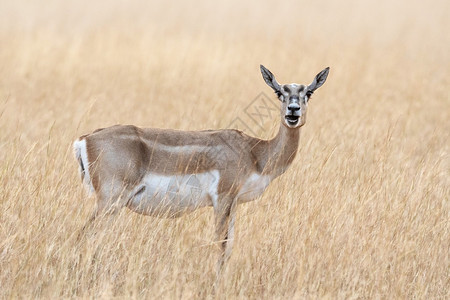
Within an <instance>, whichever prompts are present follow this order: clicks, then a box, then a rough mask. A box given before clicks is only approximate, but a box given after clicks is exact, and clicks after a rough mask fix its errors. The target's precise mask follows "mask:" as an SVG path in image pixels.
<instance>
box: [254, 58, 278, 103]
mask: <svg viewBox="0 0 450 300" xmlns="http://www.w3.org/2000/svg"><path fill="white" fill-rule="evenodd" d="M259 67H260V68H261V74H262V76H263V78H264V81H265V82H266V83H267V85H268V86H270V87H271V88H272V89H273V90H274V91H275V94H277V96H280V95H281V86H280V84H279V83H278V82H277V80H276V79H275V76H273V74H272V72H270V71H269V70H268V69H266V67H264V66H263V65H260V66H259Z"/></svg>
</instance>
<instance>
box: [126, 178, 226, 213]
mask: <svg viewBox="0 0 450 300" xmlns="http://www.w3.org/2000/svg"><path fill="white" fill-rule="evenodd" d="M218 183H219V172H218V171H211V172H205V173H198V174H186V175H172V176H165V175H160V174H152V173H150V174H148V175H147V176H145V177H144V179H143V180H142V183H141V184H139V185H138V186H137V187H136V189H135V191H134V193H133V195H134V196H133V197H132V198H131V200H130V201H129V204H128V207H129V208H130V209H132V210H133V211H136V212H138V213H142V214H167V215H168V216H178V215H179V214H181V213H183V212H187V211H193V210H195V209H197V208H200V207H203V206H211V205H213V203H214V201H216V199H217V187H218Z"/></svg>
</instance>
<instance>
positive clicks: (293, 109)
mask: <svg viewBox="0 0 450 300" xmlns="http://www.w3.org/2000/svg"><path fill="white" fill-rule="evenodd" d="M288 109H289V110H291V111H297V110H299V109H300V105H298V104H297V103H291V104H289V105H288Z"/></svg>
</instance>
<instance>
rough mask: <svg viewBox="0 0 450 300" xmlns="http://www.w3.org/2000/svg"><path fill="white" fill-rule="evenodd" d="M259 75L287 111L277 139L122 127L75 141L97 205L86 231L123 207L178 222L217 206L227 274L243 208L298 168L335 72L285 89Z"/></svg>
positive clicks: (84, 177) (217, 229)
mask: <svg viewBox="0 0 450 300" xmlns="http://www.w3.org/2000/svg"><path fill="white" fill-rule="evenodd" d="M260 69H261V73H262V76H263V78H264V81H265V82H266V83H267V85H268V86H269V87H271V88H272V89H273V90H274V91H275V94H276V95H277V97H278V99H279V100H280V105H281V110H280V114H281V124H280V127H279V131H278V134H277V135H276V136H275V137H274V138H273V139H271V140H262V139H259V138H256V137H252V136H249V135H246V134H245V133H243V132H241V131H239V130H235V129H225V130H205V131H179V130H172V129H159V128H139V127H136V126H133V125H115V126H112V127H108V128H101V129H97V130H95V131H94V132H93V133H90V134H87V135H83V136H81V137H80V138H79V139H78V140H77V141H75V143H74V150H75V156H76V159H77V160H78V163H79V171H80V174H81V179H82V181H83V183H85V185H86V186H87V188H88V190H89V191H90V192H94V193H95V195H96V199H97V201H96V203H97V207H96V209H95V211H94V212H93V214H92V216H91V217H90V219H89V220H88V222H87V223H86V225H88V224H89V223H91V222H92V221H93V220H94V219H95V218H96V217H97V216H99V215H101V214H105V215H106V214H114V213H116V212H117V211H118V210H119V209H121V208H123V207H127V208H129V209H130V210H132V211H134V212H136V213H139V214H144V215H152V216H160V217H161V216H162V217H179V216H181V215H182V214H184V213H188V212H192V211H194V210H196V209H198V208H201V207H205V206H212V207H213V209H214V215H215V233H216V241H217V243H218V244H219V246H220V258H219V261H218V263H217V267H218V270H220V269H221V268H222V266H223V265H224V263H225V262H226V261H227V260H228V259H229V257H230V255H231V249H232V246H233V240H234V224H235V219H236V209H237V205H238V204H240V203H244V202H248V201H252V200H255V199H256V198H257V197H259V196H260V195H261V194H262V193H263V192H264V190H265V189H266V188H267V186H268V185H269V184H270V183H271V182H272V181H273V180H274V179H275V178H277V177H278V176H280V175H281V174H283V173H284V172H285V171H286V169H287V168H288V167H289V165H290V164H291V163H292V161H293V160H294V158H295V156H296V153H297V149H298V145H299V138H300V128H301V127H302V126H303V125H304V124H305V122H306V111H307V107H308V101H309V100H310V98H311V95H312V94H313V93H314V91H315V90H316V89H318V88H319V87H320V86H322V85H323V84H324V82H325V80H326V79H327V76H328V72H329V68H328V67H327V68H325V69H324V70H322V71H321V72H320V73H318V74H317V75H316V76H315V78H314V80H313V81H312V83H311V84H310V85H301V84H296V83H291V84H284V85H282V84H279V83H278V82H277V80H276V79H275V77H274V75H273V74H272V73H271V72H270V71H269V70H268V69H266V68H265V67H264V66H263V65H261V66H260ZM86 225H85V227H86ZM218 272H219V271H218Z"/></svg>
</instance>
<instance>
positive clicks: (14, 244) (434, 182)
mask: <svg viewBox="0 0 450 300" xmlns="http://www.w3.org/2000/svg"><path fill="white" fill-rule="evenodd" d="M449 3H450V2H448V1H444V0H442V1H432V2H429V3H424V2H422V1H418V0H413V1H406V0H405V1H403V0H400V1H387V0H382V1H375V0H370V1H356V0H354V1H334V2H331V3H330V2H328V1H303V0H300V1H290V2H281V3H280V2H274V1H266V2H260V1H249V2H245V3H241V2H240V1H235V0H233V1H229V2H226V3H223V2H216V3H214V2H210V1H206V0H204V1H196V2H192V3H191V2H189V3H185V2H181V1H180V2H179V3H177V2H174V3H172V4H168V3H166V2H164V1H125V0H123V1H105V0H103V1H95V2H94V3H91V1H87V0H82V1H56V0H50V1H41V3H35V2H32V1H6V0H0V298H1V299H8V298H48V299H53V298H69V297H70V298H71V297H80V298H111V297H119V298H147V299H161V298H169V299H197V298H212V297H214V296H213V295H214V294H213V291H214V289H213V284H214V281H215V263H216V259H217V255H218V251H217V246H216V245H215V243H214V227H213V225H214V221H213V211H212V209H210V208H207V209H201V210H199V211H197V212H195V213H192V214H189V215H186V216H184V217H181V218H179V219H174V220H173V219H172V220H167V219H158V218H153V217H144V216H141V215H137V214H134V213H132V212H130V211H129V210H127V209H124V210H123V211H121V213H120V214H119V215H118V216H116V217H113V218H105V219H103V220H101V221H100V222H98V223H97V224H96V226H95V228H93V229H92V230H90V231H89V232H88V233H87V234H86V236H85V238H84V239H83V240H81V241H77V240H76V238H75V234H76V232H77V231H78V230H79V229H80V228H81V227H82V226H83V224H84V223H85V221H86V220H87V218H88V216H89V215H90V213H91V212H92V211H93V209H94V205H95V200H94V198H88V197H87V194H86V192H85V190H84V188H83V187H82V185H81V181H80V178H79V175H78V165H77V163H76V161H75V159H74V156H73V153H72V142H73V141H74V140H75V139H76V138H77V137H78V136H79V135H81V134H85V133H88V132H91V131H92V130H94V129H96V128H99V127H105V126H109V125H113V124H117V123H121V124H135V125H139V126H144V127H163V128H176V129H183V130H201V129H218V128H227V127H230V124H233V120H234V119H235V118H236V117H239V118H241V119H242V120H244V121H245V122H246V124H247V125H248V126H249V127H250V128H251V130H253V131H254V132H256V134H258V136H260V137H264V138H269V137H271V136H273V135H274V134H275V132H276V130H277V128H278V126H279V120H278V114H275V116H276V117H273V118H272V119H270V120H269V121H268V122H267V124H266V125H265V126H266V128H263V129H261V128H256V127H255V126H254V125H252V123H251V122H250V120H248V119H245V118H246V116H247V115H246V114H245V108H246V107H247V106H249V105H251V104H252V103H253V102H252V101H253V100H254V99H255V97H257V96H258V95H259V94H260V93H261V92H264V93H265V94H266V95H268V96H269V97H271V98H272V99H273V101H275V102H276V101H277V100H276V99H275V95H274V94H273V93H272V92H271V90H270V88H269V87H267V86H266V85H265V83H264V81H263V79H262V77H261V74H260V71H259V64H260V63H262V64H264V65H265V66H266V67H268V68H269V69H270V70H271V71H272V72H273V73H274V74H275V75H276V77H277V79H278V80H279V81H280V82H281V83H288V82H298V83H303V84H309V83H310V82H311V81H312V79H313V77H314V76H315V75H316V74H317V73H318V72H319V71H320V70H322V69H323V68H324V67H326V66H330V67H331V71H330V75H329V77H328V80H327V82H326V83H325V84H324V86H323V87H321V88H320V89H319V90H318V91H317V92H316V93H315V95H314V97H313V99H312V100H311V102H310V105H309V112H308V120H307V123H306V125H305V126H304V127H303V128H302V134H301V142H300V148H299V152H298V156H297V157H296V159H295V161H294V163H293V165H292V166H291V167H290V169H289V170H288V171H287V172H286V173H285V174H284V175H283V176H281V177H280V178H278V179H277V180H275V181H274V182H273V183H272V184H271V185H270V186H269V188H268V190H267V191H266V192H265V193H264V194H263V196H262V197H260V198H259V199H257V200H256V201H254V202H250V203H247V204H243V205H241V206H240V207H239V209H238V217H237V225H236V241H235V244H234V249H233V254H232V256H231V259H230V261H229V264H228V266H227V269H226V270H225V273H224V277H223V280H222V282H221V284H220V286H219V287H218V290H217V293H216V296H218V298H223V299H225V298H227V299H235V298H239V299H244V298H250V299H316V298H326V299H449V298H450V271H449V270H450V251H449V249H450V232H449V231H450V216H449V212H450V202H449V198H450V143H449V140H450V99H449V87H450V71H449V70H450V57H449V53H450V35H449V33H448V31H449V28H450V19H449V18H448V12H449V11H450V10H449V9H450V4H449ZM247 133H249V132H247Z"/></svg>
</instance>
